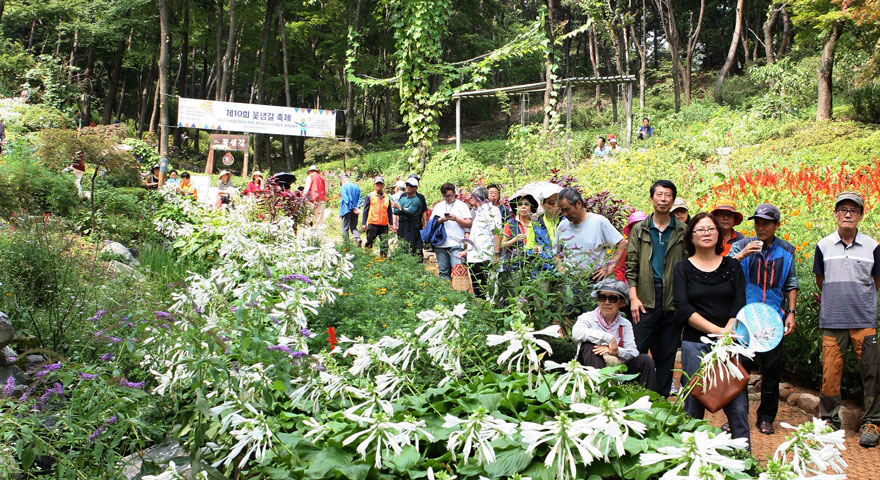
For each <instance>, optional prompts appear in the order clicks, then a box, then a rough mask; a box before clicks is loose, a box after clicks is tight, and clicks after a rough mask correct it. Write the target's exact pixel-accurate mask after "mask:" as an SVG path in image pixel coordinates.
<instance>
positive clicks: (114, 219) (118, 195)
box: [74, 187, 163, 246]
mask: <svg viewBox="0 0 880 480" xmlns="http://www.w3.org/2000/svg"><path fill="white" fill-rule="evenodd" d="M162 203H163V201H162V197H161V195H159V194H157V193H155V192H151V191H148V190H144V189H143V188H139V187H136V188H112V187H108V188H101V189H100V190H98V194H97V196H96V207H97V209H96V212H95V223H96V227H95V228H96V230H97V231H96V232H92V230H91V228H92V223H91V215H90V213H89V212H88V211H82V212H80V214H78V215H77V216H76V217H75V219H74V221H75V223H76V227H77V230H78V231H79V232H80V233H83V234H85V235H91V236H92V237H93V241H98V240H111V241H115V242H119V243H122V244H123V245H129V246H134V245H143V244H148V243H158V242H161V240H162V238H161V236H160V235H159V234H158V233H157V232H156V229H155V227H154V226H153V221H152V218H153V213H154V211H155V210H156V209H157V208H158V207H159V206H160V205H161V204H162Z"/></svg>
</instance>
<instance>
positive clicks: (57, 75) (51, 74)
mask: <svg viewBox="0 0 880 480" xmlns="http://www.w3.org/2000/svg"><path fill="white" fill-rule="evenodd" d="M35 60H36V62H35V63H34V65H33V66H32V67H31V68H30V70H28V71H27V72H26V73H25V75H24V78H25V82H24V84H23V85H22V87H23V88H24V89H25V90H27V92H28V97H29V98H28V99H29V101H30V102H32V103H43V104H46V105H48V106H51V107H54V108H61V106H62V105H64V104H66V103H67V102H68V101H69V100H70V99H72V98H74V97H76V95H77V93H78V90H79V89H78V88H77V87H75V86H73V85H71V84H69V83H67V73H66V72H65V71H64V67H63V66H62V65H61V62H60V61H59V60H58V58H56V57H54V56H52V55H40V56H38V57H36V59H35Z"/></svg>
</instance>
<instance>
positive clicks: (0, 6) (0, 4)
mask: <svg viewBox="0 0 880 480" xmlns="http://www.w3.org/2000/svg"><path fill="white" fill-rule="evenodd" d="M5 8H6V0H0V21H3V10H4V9H5Z"/></svg>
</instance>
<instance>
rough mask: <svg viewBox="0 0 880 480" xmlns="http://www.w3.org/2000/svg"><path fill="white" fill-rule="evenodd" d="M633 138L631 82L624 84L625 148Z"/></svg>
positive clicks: (628, 146)
mask: <svg viewBox="0 0 880 480" xmlns="http://www.w3.org/2000/svg"><path fill="white" fill-rule="evenodd" d="M632 138H633V84H632V82H627V84H626V148H630V144H631V143H632Z"/></svg>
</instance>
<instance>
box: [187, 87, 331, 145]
mask: <svg viewBox="0 0 880 480" xmlns="http://www.w3.org/2000/svg"><path fill="white" fill-rule="evenodd" d="M177 126H178V127H183V128H200V129H203V130H225V131H230V132H249V133H268V134H274V135H293V136H299V137H333V136H335V135H336V111H335V110H317V109H313V108H296V107H278V106H274V105H256V104H252V103H233V102H216V101H213V100H199V99H194V98H184V97H179V98H178V103H177Z"/></svg>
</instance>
